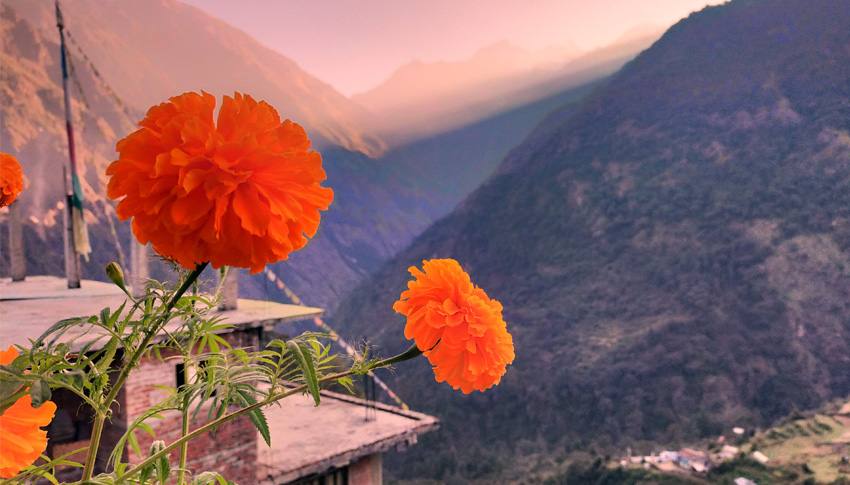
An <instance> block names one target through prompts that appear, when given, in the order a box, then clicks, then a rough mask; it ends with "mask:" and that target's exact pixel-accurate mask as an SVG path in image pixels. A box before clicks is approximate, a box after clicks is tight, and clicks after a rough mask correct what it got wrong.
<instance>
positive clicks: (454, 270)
mask: <svg viewBox="0 0 850 485" xmlns="http://www.w3.org/2000/svg"><path fill="white" fill-rule="evenodd" d="M408 271H410V274H411V275H413V278H414V279H413V280H411V281H410V282H408V284H407V290H405V291H404V292H402V294H401V296H400V297H399V299H398V301H397V302H395V304H394V305H393V309H394V310H395V311H396V312H398V313H401V314H402V315H405V316H406V317H407V325H406V326H405V327H404V336H405V337H407V338H408V339H413V340H414V341H415V342H416V346H417V347H418V348H419V350H421V351H423V352H424V353H425V356H426V357H427V358H428V361H429V362H430V363H431V365H432V366H433V367H434V375H435V377H436V379H437V382H446V383H448V384H449V385H450V386H452V388H454V389H460V390H461V391H463V392H464V394H469V393H470V392H472V391H474V390H478V391H484V390H485V389H488V388H489V387H492V386H494V385H496V384H498V383H499V381H500V380H501V378H502V376H503V375H504V374H505V369H506V367H507V366H508V365H509V364H510V363H511V362H513V360H514V342H513V338H511V334H510V333H508V330H507V326H506V325H505V321H504V319H503V318H502V304H501V303H499V302H498V301H496V300H494V299H492V298H490V297H488V296H487V293H485V292H484V290H482V289H481V288H478V287H477V286H475V285H474V284H472V281H471V280H470V278H469V275H468V274H466V272H465V271H464V270H463V268H461V267H460V264H458V262H457V261H455V260H454V259H432V260H427V261H423V262H422V270H420V269H419V268H416V267H415V266H412V267H410V268H409V269H408Z"/></svg>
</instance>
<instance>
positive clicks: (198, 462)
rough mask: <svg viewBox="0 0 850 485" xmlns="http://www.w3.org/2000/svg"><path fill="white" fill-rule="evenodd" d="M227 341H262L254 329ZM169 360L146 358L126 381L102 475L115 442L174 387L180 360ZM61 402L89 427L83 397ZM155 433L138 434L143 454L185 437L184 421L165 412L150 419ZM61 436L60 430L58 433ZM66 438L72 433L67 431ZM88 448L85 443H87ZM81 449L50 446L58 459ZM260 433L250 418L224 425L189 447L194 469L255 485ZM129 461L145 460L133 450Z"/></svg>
mask: <svg viewBox="0 0 850 485" xmlns="http://www.w3.org/2000/svg"><path fill="white" fill-rule="evenodd" d="M224 338H225V339H226V340H227V341H228V342H229V343H230V344H231V345H233V346H234V347H251V348H256V347H257V345H258V343H259V339H258V334H257V331H256V330H255V329H248V330H246V331H238V332H233V333H230V334H227V335H225V336H224ZM163 357H164V360H159V359H156V358H145V359H143V360H142V362H140V365H139V367H138V368H137V369H136V370H134V371H133V372H132V373H131V374H130V376H129V377H128V379H127V382H126V384H125V386H124V388H123V389H122V390H121V392H120V393H119V395H118V398H117V401H118V404H117V405H116V406H115V407H114V408H113V415H112V419H111V420H110V421H109V422H108V423H107V426H106V427H105V428H104V432H103V438H102V442H101V447H100V450H101V453H99V454H98V459H97V469H98V470H97V471H98V472H100V471H103V470H105V469H106V464H107V460H108V458H109V453H110V452H111V451H112V449H113V446H114V443H117V441H118V440H119V439H120V437H121V436H122V435H123V434H124V432H125V430H126V429H127V426H128V425H129V423H131V422H132V421H133V420H134V419H135V418H137V417H138V416H139V415H140V414H141V413H143V412H144V411H146V410H147V409H148V408H149V407H150V406H151V405H153V404H155V403H158V402H160V401H161V400H163V399H164V398H165V397H167V396H168V390H167V389H163V386H165V387H171V388H173V387H175V386H176V384H177V379H176V377H177V374H176V369H175V366H176V365H177V364H178V363H179V359H176V358H168V355H163ZM67 401H68V402H64V401H63V402H60V403H57V405H59V406H60V408H61V409H63V410H65V411H66V412H68V413H71V414H72V416H73V417H74V419H76V418H80V419H84V420H85V422H87V423H90V422H91V420H90V419H89V417H87V416H84V415H83V414H81V413H85V410H86V408H85V407H84V406H81V402H79V399H78V398H76V397H75V398H74V399H70V400H67ZM206 411H207V410H206V409H202V410H201V411H200V412H199V413H198V420H197V421H195V422H193V423H192V424H191V429H194V428H196V427H198V426H200V425H201V424H203V423H204V422H205V419H206V416H207V413H206ZM148 424H150V425H151V426H152V427H153V429H154V431H155V434H156V437H155V438H151V437H150V436H149V435H148V434H147V433H145V432H144V431H138V432H137V433H136V436H137V438H138V440H139V444H140V446H141V449H142V450H143V452H144V453H147V450H148V449H149V448H150V444H151V443H152V442H153V440H154V439H159V440H163V441H165V442H166V443H170V442H172V441H174V440H175V439H177V438H178V437H179V436H180V427H181V418H180V414H179V413H177V412H169V413H165V414H164V415H163V417H162V419H152V420H148ZM57 434H58V430H57ZM66 434H67V433H66ZM83 434H84V435H85V436H84V437H87V436H88V434H86V433H83ZM83 444H84V443H83ZM72 445H73V446H80V442H79V441H77V442H76V443H68V444H61V443H59V441H58V440H56V441H55V444H54V445H52V446H51V449H49V450H48V452H51V451H52V455H53V456H59V455H61V454H62V453H63V452H67V451H70V450H71V449H74V448H70V446H72ZM257 445H258V435H257V431H256V429H255V428H254V426H253V425H252V424H251V422H250V420H249V419H248V418H239V419H236V420H234V421H231V422H229V423H227V424H225V425H223V426H221V427H220V428H219V429H218V431H217V432H216V433H214V434H212V433H208V434H205V435H202V436H200V437H198V438H196V439H195V440H193V441H192V442H190V445H189V469H190V470H192V471H193V472H196V473H197V472H202V471H218V472H220V473H222V474H223V475H224V476H225V477H226V478H228V479H229V480H233V481H235V482H237V483H242V484H250V483H254V482H255V481H256V467H255V463H256V459H257ZM125 457H127V458H128V459H129V461H131V462H132V463H138V462H139V461H141V460H142V459H143V458H144V457H139V456H135V454H134V453H132V451H131V450H130V449H127V450H125ZM171 462H172V466H175V467H176V464H177V462H178V456H177V453H176V452H175V453H172V455H171Z"/></svg>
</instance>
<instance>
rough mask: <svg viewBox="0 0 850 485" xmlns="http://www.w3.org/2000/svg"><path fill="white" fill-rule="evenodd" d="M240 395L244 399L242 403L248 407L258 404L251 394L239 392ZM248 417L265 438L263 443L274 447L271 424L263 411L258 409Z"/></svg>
mask: <svg viewBox="0 0 850 485" xmlns="http://www.w3.org/2000/svg"><path fill="white" fill-rule="evenodd" d="M238 392H239V395H240V396H241V397H242V401H243V403H244V405H246V406H252V405H254V404H257V400H256V399H254V397H253V396H251V395H250V394H249V393H247V392H245V391H238ZM248 417H249V418H251V422H252V423H253V424H254V427H255V428H257V431H259V432H260V436H262V437H263V441H265V442H266V445H267V446H271V445H272V436H271V433H270V432H269V423H268V421H266V416H265V415H264V414H263V410H262V409H260V408H257V409H255V410H253V411H251V412H249V413H248Z"/></svg>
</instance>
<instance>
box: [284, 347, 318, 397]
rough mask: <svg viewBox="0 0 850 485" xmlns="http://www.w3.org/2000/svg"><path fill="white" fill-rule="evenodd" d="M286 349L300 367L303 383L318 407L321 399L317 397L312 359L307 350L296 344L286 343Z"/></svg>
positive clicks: (316, 379)
mask: <svg viewBox="0 0 850 485" xmlns="http://www.w3.org/2000/svg"><path fill="white" fill-rule="evenodd" d="M286 347H287V348H288V349H289V352H290V353H291V354H292V355H293V357H295V360H296V362H298V366H299V367H301V372H302V373H303V374H304V382H305V383H306V384H307V389H308V390H309V391H310V394H311V395H312V396H313V401H315V403H316V406H318V405H319V402H320V400H321V397H320V395H319V379H318V378H317V377H316V370H315V368H314V367H313V357H312V354H310V351H309V350H305V349H304V348H303V347H302V346H300V345H298V343H297V342H294V341H292V340H290V341H288V342H286Z"/></svg>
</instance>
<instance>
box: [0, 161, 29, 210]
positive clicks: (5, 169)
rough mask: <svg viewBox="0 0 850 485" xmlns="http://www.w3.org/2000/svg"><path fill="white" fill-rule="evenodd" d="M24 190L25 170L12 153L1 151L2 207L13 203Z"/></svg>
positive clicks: (0, 184)
mask: <svg viewBox="0 0 850 485" xmlns="http://www.w3.org/2000/svg"><path fill="white" fill-rule="evenodd" d="M23 190H24V172H23V170H22V169H21V164H20V163H18V160H17V159H15V157H13V156H12V155H10V154H8V153H3V152H0V207H6V206H8V205H11V204H12V202H14V201H15V199H17V198H18V196H19V195H20V194H21V191H23Z"/></svg>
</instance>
